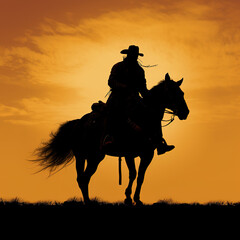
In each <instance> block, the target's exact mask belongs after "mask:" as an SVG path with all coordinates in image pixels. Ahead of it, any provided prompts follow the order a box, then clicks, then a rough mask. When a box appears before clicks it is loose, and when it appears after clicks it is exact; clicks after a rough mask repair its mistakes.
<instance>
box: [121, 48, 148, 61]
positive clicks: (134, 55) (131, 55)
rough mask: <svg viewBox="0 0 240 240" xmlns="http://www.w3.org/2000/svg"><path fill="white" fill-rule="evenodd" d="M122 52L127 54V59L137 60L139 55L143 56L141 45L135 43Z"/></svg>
mask: <svg viewBox="0 0 240 240" xmlns="http://www.w3.org/2000/svg"><path fill="white" fill-rule="evenodd" d="M121 54H127V59H128V60H130V61H137V59H138V56H141V57H143V56H144V55H143V53H139V47H138V46H135V45H131V46H129V47H128V49H123V50H122V51H121Z"/></svg>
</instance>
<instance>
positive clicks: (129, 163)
mask: <svg viewBox="0 0 240 240" xmlns="http://www.w3.org/2000/svg"><path fill="white" fill-rule="evenodd" d="M125 161H126V164H127V167H128V170H129V183H128V186H127V188H126V190H125V195H126V199H125V201H124V202H125V203H126V204H132V198H131V194H132V185H133V182H134V180H135V178H136V175H137V172H136V167H135V162H134V157H125Z"/></svg>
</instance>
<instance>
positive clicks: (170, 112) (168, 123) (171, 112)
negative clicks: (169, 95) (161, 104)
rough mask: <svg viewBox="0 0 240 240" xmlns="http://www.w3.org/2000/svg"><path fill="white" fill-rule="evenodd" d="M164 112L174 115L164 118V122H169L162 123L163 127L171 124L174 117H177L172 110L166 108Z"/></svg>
mask: <svg viewBox="0 0 240 240" xmlns="http://www.w3.org/2000/svg"><path fill="white" fill-rule="evenodd" d="M164 113H167V114H172V116H171V118H170V119H166V120H162V122H167V123H166V124H165V125H162V127H166V126H168V125H170V124H171V123H172V122H173V121H174V118H175V114H174V112H173V111H171V110H166V109H165V111H164Z"/></svg>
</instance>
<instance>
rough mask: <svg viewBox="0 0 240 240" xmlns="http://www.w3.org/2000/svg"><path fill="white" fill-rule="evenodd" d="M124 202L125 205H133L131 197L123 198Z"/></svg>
mask: <svg viewBox="0 0 240 240" xmlns="http://www.w3.org/2000/svg"><path fill="white" fill-rule="evenodd" d="M124 203H125V204H126V205H129V206H131V205H133V202H132V199H131V198H126V199H125V200H124Z"/></svg>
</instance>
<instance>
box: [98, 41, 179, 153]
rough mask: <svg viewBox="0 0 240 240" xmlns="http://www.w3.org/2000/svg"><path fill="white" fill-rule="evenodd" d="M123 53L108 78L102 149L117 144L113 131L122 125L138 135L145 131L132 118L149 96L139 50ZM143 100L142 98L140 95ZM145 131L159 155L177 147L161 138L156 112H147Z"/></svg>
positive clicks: (132, 48) (129, 49) (131, 49)
mask: <svg viewBox="0 0 240 240" xmlns="http://www.w3.org/2000/svg"><path fill="white" fill-rule="evenodd" d="M121 54H127V56H126V58H124V60H123V61H121V62H119V63H117V64H115V65H114V66H113V67H112V70H111V74H110V76H109V79H108V85H109V86H110V88H111V94H110V96H109V98H108V100H107V103H106V104H107V108H108V116H107V122H106V131H105V134H104V138H103V143H102V145H103V147H108V146H109V145H111V144H112V143H113V142H114V129H115V128H116V127H117V125H118V124H120V123H121V122H127V124H128V125H129V126H130V127H131V128H132V129H133V130H134V131H136V132H138V133H139V132H141V131H142V128H141V127H140V126H139V125H138V124H136V123H135V122H134V121H133V120H132V119H131V117H130V116H131V113H132V112H133V111H134V109H136V108H137V106H139V105H140V103H141V99H142V97H145V96H146V95H147V94H148V89H147V86H146V79H145V72H144V70H143V68H142V67H141V66H140V65H139V63H138V56H141V57H143V56H144V55H143V54H142V53H139V47H138V46H135V45H131V46H129V48H128V49H124V50H122V51H121ZM139 94H141V96H142V97H140V95H139ZM145 115H147V116H145V117H146V119H147V120H146V122H147V123H148V124H146V129H145V130H147V131H148V133H149V137H150V138H151V140H152V141H153V143H154V144H155V145H156V147H157V152H158V155H160V154H163V153H165V152H167V151H171V150H172V149H173V148H174V146H173V145H167V143H166V141H165V140H164V139H163V137H162V127H161V121H160V120H159V121H157V120H158V119H161V118H160V116H158V113H157V112H154V111H152V112H149V111H148V113H146V114H145Z"/></svg>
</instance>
